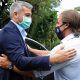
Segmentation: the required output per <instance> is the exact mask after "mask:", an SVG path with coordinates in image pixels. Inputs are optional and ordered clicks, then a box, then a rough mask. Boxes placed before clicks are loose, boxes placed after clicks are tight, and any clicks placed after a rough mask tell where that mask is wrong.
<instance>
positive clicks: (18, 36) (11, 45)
mask: <svg viewBox="0 0 80 80" xmlns="http://www.w3.org/2000/svg"><path fill="white" fill-rule="evenodd" d="M31 10H32V5H31V4H29V3H27V2H24V1H17V2H15V3H13V4H12V5H11V7H10V17H11V20H10V21H9V23H8V24H7V25H5V26H4V28H3V29H2V30H1V31H0V53H5V54H6V55H7V56H8V58H9V60H10V61H11V62H12V63H13V64H14V65H15V66H16V67H17V68H18V69H20V70H22V71H24V70H26V71H29V70H49V69H50V63H56V62H62V61H65V60H69V59H71V58H72V56H74V55H75V50H74V49H72V50H68V51H59V52H57V53H56V54H55V55H54V56H38V57H30V53H29V52H30V51H32V52H34V53H37V54H38V53H48V52H49V51H41V52H40V50H39V51H38V50H35V49H32V50H31V49H29V50H28V48H26V45H25V37H26V35H27V33H26V32H25V29H28V28H29V27H30V24H31V22H32V19H31V15H32V12H31ZM64 52H65V54H66V55H64V54H63V53H64ZM60 53H61V54H60ZM13 64H10V65H9V66H8V68H9V70H5V69H2V68H0V80H9V79H10V80H12V78H13V80H28V79H29V78H28V77H23V76H22V75H19V74H17V73H14V72H13V71H12V69H13ZM11 74H12V75H11Z"/></svg>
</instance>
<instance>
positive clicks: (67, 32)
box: [64, 29, 72, 37]
mask: <svg viewBox="0 0 80 80" xmlns="http://www.w3.org/2000/svg"><path fill="white" fill-rule="evenodd" d="M71 33H72V31H71V30H70V29H67V30H65V32H64V36H65V37H66V36H68V35H69V34H71Z"/></svg>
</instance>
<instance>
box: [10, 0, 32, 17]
mask: <svg viewBox="0 0 80 80" xmlns="http://www.w3.org/2000/svg"><path fill="white" fill-rule="evenodd" d="M22 6H25V7H27V8H29V9H32V8H33V6H32V5H31V4H30V3H28V2H25V1H16V2H14V3H12V5H11V7H10V17H12V14H13V12H14V10H15V11H16V12H19V11H20V10H22Z"/></svg>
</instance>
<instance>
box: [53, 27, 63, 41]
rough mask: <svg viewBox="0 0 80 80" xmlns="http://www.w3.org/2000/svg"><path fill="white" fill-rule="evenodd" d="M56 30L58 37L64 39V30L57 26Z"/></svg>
mask: <svg viewBox="0 0 80 80" xmlns="http://www.w3.org/2000/svg"><path fill="white" fill-rule="evenodd" d="M54 31H55V33H56V35H57V36H58V38H59V39H60V40H62V39H63V38H64V34H63V32H62V31H61V30H60V28H59V27H56V28H55V30H54Z"/></svg>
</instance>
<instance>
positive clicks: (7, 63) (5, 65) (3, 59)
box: [0, 54, 11, 69]
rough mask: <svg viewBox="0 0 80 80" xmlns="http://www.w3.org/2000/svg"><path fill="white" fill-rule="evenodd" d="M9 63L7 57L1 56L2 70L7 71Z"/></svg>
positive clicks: (0, 65)
mask: <svg viewBox="0 0 80 80" xmlns="http://www.w3.org/2000/svg"><path fill="white" fill-rule="evenodd" d="M10 63H11V62H10V61H9V59H8V57H7V56H6V55H4V54H2V55H1V56H0V67H1V68H4V69H8V65H9V64H10Z"/></svg>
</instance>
